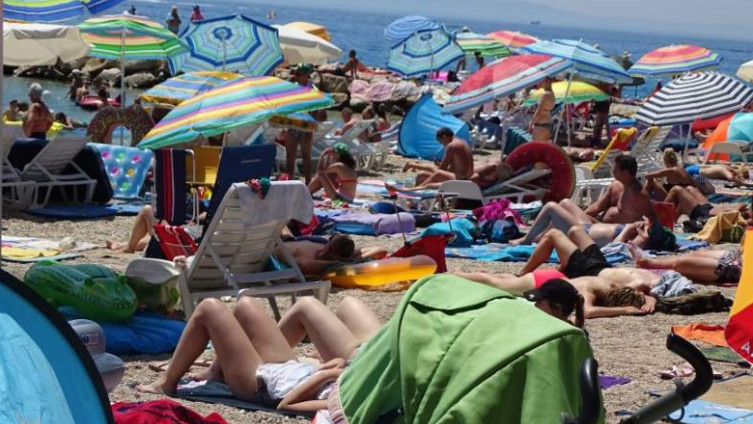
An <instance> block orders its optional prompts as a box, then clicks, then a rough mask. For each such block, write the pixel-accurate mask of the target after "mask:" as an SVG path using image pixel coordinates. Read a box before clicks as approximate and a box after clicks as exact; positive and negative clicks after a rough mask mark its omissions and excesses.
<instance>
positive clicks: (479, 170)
mask: <svg viewBox="0 0 753 424" xmlns="http://www.w3.org/2000/svg"><path fill="white" fill-rule="evenodd" d="M474 169H475V171H476V172H474V173H473V175H471V181H473V183H475V184H476V185H477V186H479V187H481V188H482V189H483V188H487V187H491V186H493V185H494V184H497V183H500V182H502V181H507V180H509V179H510V178H512V176H513V175H515V171H513V169H512V167H511V166H510V165H508V164H506V163H504V162H503V161H501V160H493V161H490V162H486V163H484V164H482V165H479V166H474Z"/></svg>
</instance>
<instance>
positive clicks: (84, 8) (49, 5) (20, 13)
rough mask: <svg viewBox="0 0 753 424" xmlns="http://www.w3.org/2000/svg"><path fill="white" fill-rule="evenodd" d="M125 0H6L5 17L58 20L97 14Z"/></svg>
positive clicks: (32, 20)
mask: <svg viewBox="0 0 753 424" xmlns="http://www.w3.org/2000/svg"><path fill="white" fill-rule="evenodd" d="M122 2H123V0H5V1H4V2H3V19H12V20H18V21H27V22H57V21H64V20H66V19H71V18H77V17H79V16H82V15H84V14H85V13H87V12H88V13H89V14H92V15H96V14H97V13H102V12H104V11H105V10H107V9H109V8H111V7H113V6H117V5H118V4H120V3H122Z"/></svg>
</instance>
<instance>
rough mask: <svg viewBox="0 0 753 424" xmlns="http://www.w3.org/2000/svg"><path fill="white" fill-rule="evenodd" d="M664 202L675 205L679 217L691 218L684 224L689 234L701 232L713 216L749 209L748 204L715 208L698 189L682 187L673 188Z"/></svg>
mask: <svg viewBox="0 0 753 424" xmlns="http://www.w3.org/2000/svg"><path fill="white" fill-rule="evenodd" d="M664 201H665V202H667V203H672V204H673V205H675V212H676V215H677V216H680V215H687V216H688V218H690V219H689V220H688V221H686V222H685V223H683V226H684V227H685V230H686V231H688V232H698V231H701V229H703V226H704V225H706V221H708V219H709V218H710V217H712V216H716V215H718V214H720V213H724V212H743V211H745V209H747V207H748V205H747V204H738V205H731V206H714V205H712V204H711V203H710V202H709V199H707V198H706V196H704V195H703V193H701V191H700V190H698V189H697V188H695V187H682V186H674V187H672V189H671V190H669V193H668V194H667V197H666V198H665V199H664ZM746 218H747V217H746Z"/></svg>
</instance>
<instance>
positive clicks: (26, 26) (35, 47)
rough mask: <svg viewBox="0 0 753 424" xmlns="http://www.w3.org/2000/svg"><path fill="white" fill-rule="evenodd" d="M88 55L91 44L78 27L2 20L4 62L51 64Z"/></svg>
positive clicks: (25, 64)
mask: <svg viewBox="0 0 753 424" xmlns="http://www.w3.org/2000/svg"><path fill="white" fill-rule="evenodd" d="M87 54H89V45H88V44H86V43H84V41H83V40H82V39H81V34H79V30H78V28H77V27H75V26H65V25H50V24H37V23H16V22H4V23H3V64H4V65H8V66H51V65H54V64H56V63H57V62H58V60H60V61H62V62H70V61H72V60H75V59H78V58H80V57H84V56H86V55H87Z"/></svg>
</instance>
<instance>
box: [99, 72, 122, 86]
mask: <svg viewBox="0 0 753 424" xmlns="http://www.w3.org/2000/svg"><path fill="white" fill-rule="evenodd" d="M97 78H98V79H102V80H105V81H107V82H108V83H110V85H111V86H115V85H118V84H119V83H120V69H118V68H110V69H105V70H103V71H102V72H100V73H99V76H97Z"/></svg>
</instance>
